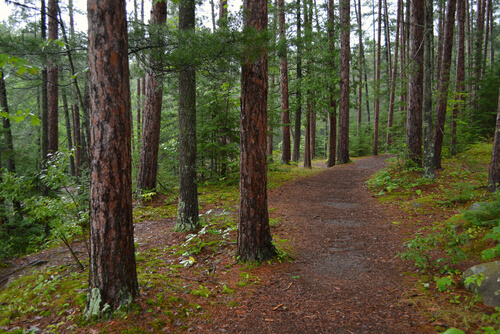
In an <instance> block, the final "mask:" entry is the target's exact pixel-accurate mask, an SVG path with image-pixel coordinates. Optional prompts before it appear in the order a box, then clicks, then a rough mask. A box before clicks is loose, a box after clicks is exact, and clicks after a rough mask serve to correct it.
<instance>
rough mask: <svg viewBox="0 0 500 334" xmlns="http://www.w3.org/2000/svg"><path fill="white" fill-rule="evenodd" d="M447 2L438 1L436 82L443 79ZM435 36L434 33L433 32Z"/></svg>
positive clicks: (443, 0)
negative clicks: (445, 8) (442, 66)
mask: <svg viewBox="0 0 500 334" xmlns="http://www.w3.org/2000/svg"><path fill="white" fill-rule="evenodd" d="M445 4H446V0H438V6H439V7H438V27H437V28H438V40H437V57H436V81H438V80H439V78H440V77H441V64H442V61H443V58H442V57H441V55H442V54H443V45H444V41H443V38H444V22H445V15H446V13H445V10H444V7H445ZM433 34H434V32H433Z"/></svg>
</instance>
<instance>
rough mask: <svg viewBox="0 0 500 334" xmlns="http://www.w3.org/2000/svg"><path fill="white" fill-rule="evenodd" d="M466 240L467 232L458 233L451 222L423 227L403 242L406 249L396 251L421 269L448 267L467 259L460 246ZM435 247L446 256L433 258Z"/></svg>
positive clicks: (466, 241)
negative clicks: (411, 237) (413, 236)
mask: <svg viewBox="0 0 500 334" xmlns="http://www.w3.org/2000/svg"><path fill="white" fill-rule="evenodd" d="M468 240H469V239H468V235H467V233H459V232H458V229H457V227H456V226H455V225H453V224H451V223H446V224H444V225H437V226H433V227H424V228H422V229H420V230H419V232H418V233H417V235H416V236H415V238H413V239H411V240H408V241H406V242H405V243H404V246H405V248H406V251H404V252H400V253H398V256H399V257H401V258H402V259H404V260H411V261H414V262H415V266H416V267H419V268H422V269H426V268H428V267H433V268H435V269H437V268H448V266H451V265H452V264H456V263H458V262H459V261H462V260H465V259H467V254H466V253H465V251H464V250H463V249H462V246H464V245H466V244H467V243H468ZM436 249H441V250H442V251H444V252H445V253H446V255H447V256H446V257H440V258H437V259H436V258H434V254H435V253H436V252H435V251H436Z"/></svg>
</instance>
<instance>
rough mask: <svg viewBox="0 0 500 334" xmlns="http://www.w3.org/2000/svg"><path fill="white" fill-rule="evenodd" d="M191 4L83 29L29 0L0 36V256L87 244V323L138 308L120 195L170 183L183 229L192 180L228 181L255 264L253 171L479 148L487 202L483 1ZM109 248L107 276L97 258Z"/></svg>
mask: <svg viewBox="0 0 500 334" xmlns="http://www.w3.org/2000/svg"><path fill="white" fill-rule="evenodd" d="M229 4H230V1H229ZM101 5H102V6H108V7H106V8H104V7H100V6H101ZM203 6H211V18H210V19H207V18H206V17H203V16H202V14H201V13H200V11H198V9H199V8H200V7H199V6H198V7H197V2H195V1H194V0H179V1H168V0H164V1H155V2H154V3H153V4H152V10H151V17H150V19H149V21H147V19H146V18H145V15H144V7H145V6H144V0H142V2H141V3H138V2H137V1H134V5H133V6H132V8H128V13H127V12H126V11H125V10H126V9H125V5H124V2H123V1H106V2H105V4H101V2H99V1H90V0H89V2H88V13H87V15H88V18H89V30H88V32H87V31H79V30H77V29H75V28H76V27H75V22H74V6H73V1H72V0H47V2H45V0H37V1H35V0H31V1H27V2H26V4H24V5H20V4H16V6H15V7H14V11H13V13H12V15H11V17H10V19H9V21H8V22H3V23H0V74H1V75H0V109H1V111H0V115H1V118H2V125H3V126H2V128H1V130H0V131H1V133H0V135H1V136H2V140H0V259H3V258H7V257H9V256H14V255H19V254H23V253H25V252H28V251H30V250H33V249H35V248H38V247H41V246H43V245H44V244H45V243H46V242H47V241H48V240H50V239H53V238H58V239H60V240H62V241H63V242H65V243H66V244H67V241H68V240H69V239H71V237H73V236H75V235H79V234H85V235H86V234H87V233H89V231H90V240H91V242H90V244H89V253H90V256H91V262H90V266H91V268H92V269H91V275H90V280H91V283H90V291H91V293H90V294H89V296H90V297H89V302H88V305H87V308H88V310H89V313H88V314H89V315H93V314H94V313H96V312H97V313H98V311H99V310H100V309H102V308H103V307H104V304H105V303H108V304H109V305H110V306H111V307H113V308H114V307H118V306H119V305H121V304H124V303H126V302H127V301H128V300H131V299H132V298H133V297H134V296H135V295H136V294H137V282H136V277H135V274H133V273H132V272H134V271H135V266H134V264H133V262H134V257H133V225H132V218H131V210H132V207H131V201H132V198H133V197H132V196H133V195H134V196H136V198H137V199H140V198H142V197H144V196H152V195H154V194H156V193H158V192H162V191H166V192H169V191H171V190H172V189H176V188H177V187H178V194H179V200H178V218H177V226H176V229H177V230H179V231H189V230H195V229H197V228H198V227H199V222H198V198H197V193H198V190H197V185H198V183H200V182H217V181H221V180H224V181H226V182H237V180H239V182H240V196H241V197H240V212H239V213H240V221H239V232H238V256H239V257H240V258H241V259H244V260H264V259H266V258H268V257H270V256H273V254H274V247H273V245H272V242H271V236H270V232H269V218H268V214H267V197H266V196H267V195H266V191H267V190H266V189H267V187H266V173H267V167H268V164H269V163H283V164H298V163H299V160H300V161H303V165H304V167H306V168H311V167H312V160H313V159H315V158H321V159H325V160H327V165H328V166H329V167H331V166H333V165H335V164H344V163H348V162H349V161H350V157H353V156H362V155H367V154H375V155H376V154H379V153H380V152H381V151H382V152H392V153H397V154H401V155H403V156H404V157H405V158H407V159H408V162H409V163H411V164H413V165H415V166H416V167H423V168H424V175H425V177H429V178H433V177H434V176H435V173H434V170H435V169H439V168H441V157H443V156H446V155H454V154H457V153H458V152H461V151H463V150H464V149H465V148H466V147H467V146H468V145H470V144H472V143H475V142H478V141H488V140H490V141H491V140H493V139H494V150H493V155H492V162H491V169H490V179H489V184H488V186H489V189H490V190H491V191H495V190H496V188H497V186H498V184H499V183H500V172H499V169H500V167H499V166H500V160H499V159H500V153H499V152H500V140H499V139H498V138H497V137H498V131H499V130H500V129H499V127H500V122H499V119H500V106H499V99H500V94H499V86H500V75H499V71H500V64H499V62H498V59H496V58H495V55H496V53H497V51H498V49H499V47H500V41H499V26H498V14H499V12H498V8H499V3H498V1H493V0H471V1H465V0H448V1H431V0H427V2H426V1H424V0H414V1H411V2H410V1H403V0H398V1H392V2H391V1H388V0H379V1H378V2H375V1H372V2H368V1H367V2H364V3H363V2H362V1H361V0H358V1H356V0H354V1H352V2H351V1H350V0H339V1H334V0H328V1H324V2H319V1H316V0H293V1H291V0H290V1H288V0H287V1H285V0H276V1H260V0H259V1H250V0H248V1H246V0H245V1H243V6H242V9H241V10H240V11H239V12H234V11H233V12H232V11H230V10H228V8H230V7H228V1H225V0H220V1H219V2H218V3H214V1H210V2H207V3H206V4H205V3H204V4H203ZM217 7H218V11H216V9H217ZM99 11H106V13H114V14H116V15H114V16H111V15H110V16H109V17H107V16H108V14H106V15H101V14H99ZM216 12H218V15H217V16H216V15H215V13H216ZM351 17H352V19H351ZM103 20H104V21H103ZM106 20H109V21H106ZM207 20H208V21H210V24H207V23H206V22H208V21H207ZM108 28H109V29H108ZM497 58H498V57H497ZM495 120H496V122H495ZM495 125H496V126H495ZM272 161H274V162H272ZM117 212H120V215H117ZM103 231H107V232H105V233H104V232H103ZM110 231H111V232H110ZM118 232H119V233H118ZM110 233H111V234H110ZM116 233H118V234H116ZM121 233H123V234H121ZM110 235H122V237H120V242H121V243H120V244H115V243H113V242H112V239H111V237H110ZM108 241H109V242H108ZM104 244H105V245H106V247H110V248H109V249H104V248H102V246H103V245H104ZM118 249H126V252H124V254H126V255H127V256H124V257H123V258H122V260H123V261H124V262H123V263H111V262H112V259H109V258H108V259H105V258H104V257H103V258H100V256H104V255H103V254H108V255H109V254H112V253H113V252H116V251H117V250H118ZM97 259H99V260H97ZM102 261H107V262H108V263H109V264H110V265H109V266H108V268H107V270H110V272H108V273H106V272H103V271H102V270H103V268H101V267H100V265H99V263H102ZM111 264H112V265H111ZM113 268H122V269H123V268H129V269H127V275H126V274H125V273H122V274H120V273H118V272H117V271H119V270H118V269H116V270H114V269H113ZM120 275H121V276H120ZM111 279H112V280H113V284H116V285H113V284H111V283H110V280H111ZM117 294H120V296H117ZM98 298H104V299H102V302H101V304H98V305H97V306H96V305H95V303H94V301H95V300H97V299H98Z"/></svg>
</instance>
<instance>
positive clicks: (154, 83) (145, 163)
mask: <svg viewBox="0 0 500 334" xmlns="http://www.w3.org/2000/svg"><path fill="white" fill-rule="evenodd" d="M166 20H167V3H166V2H165V1H159V2H155V4H154V5H153V9H152V10H151V24H164V23H165V22H166ZM160 52H161V51H160ZM151 61H152V60H151ZM147 81H148V88H147V90H146V100H145V107H144V124H143V129H144V134H143V136H142V144H141V156H140V161H139V171H138V173H137V191H138V192H140V191H144V190H154V189H156V177H157V171H158V150H159V147H160V125H161V106H162V97H163V83H162V82H159V81H158V79H157V74H156V73H154V71H153V73H151V74H150V75H148V77H147ZM138 90H139V88H138ZM138 126H139V125H138Z"/></svg>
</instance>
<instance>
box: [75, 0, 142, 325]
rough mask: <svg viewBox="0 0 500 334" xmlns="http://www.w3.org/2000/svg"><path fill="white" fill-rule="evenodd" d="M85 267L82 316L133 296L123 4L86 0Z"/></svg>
mask: <svg viewBox="0 0 500 334" xmlns="http://www.w3.org/2000/svg"><path fill="white" fill-rule="evenodd" d="M87 12H88V20H89V65H90V103H91V117H90V118H91V126H90V128H91V136H90V147H91V149H90V178H91V181H90V264H89V294H88V298H87V307H86V310H85V315H86V317H87V318H90V317H93V316H100V315H101V314H102V313H103V310H105V309H107V308H108V307H109V309H110V310H114V309H117V308H119V307H121V306H123V305H127V304H130V303H131V302H132V301H133V299H134V298H135V297H136V296H137V294H138V284H137V273H136V264H135V254H134V227H133V224H132V180H131V119H130V110H131V109H130V108H131V105H130V86H129V67H128V53H127V52H128V42H127V23H126V11H125V2H123V1H121V0H108V1H99V0H89V1H88V3H87Z"/></svg>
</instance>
